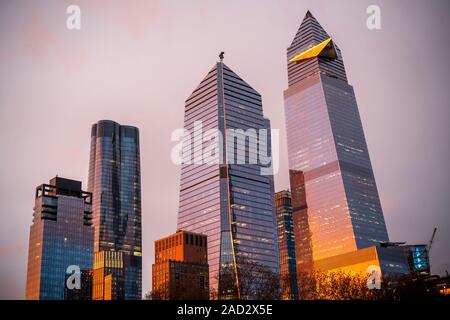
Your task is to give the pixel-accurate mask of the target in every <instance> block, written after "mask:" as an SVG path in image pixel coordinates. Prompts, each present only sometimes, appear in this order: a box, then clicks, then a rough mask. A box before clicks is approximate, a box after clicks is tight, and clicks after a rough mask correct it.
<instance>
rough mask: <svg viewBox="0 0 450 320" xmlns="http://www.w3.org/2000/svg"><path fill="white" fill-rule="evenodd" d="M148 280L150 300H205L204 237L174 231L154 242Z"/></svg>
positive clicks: (205, 258)
mask: <svg viewBox="0 0 450 320" xmlns="http://www.w3.org/2000/svg"><path fill="white" fill-rule="evenodd" d="M152 280H153V281H152V298H153V299H156V300H179V299H204V300H206V299H208V298H209V266H208V250H207V237H206V236H205V235H201V234H197V233H192V232H186V231H178V232H177V233H175V234H173V235H170V236H168V237H165V238H162V239H160V240H157V241H155V263H154V264H153V265H152Z"/></svg>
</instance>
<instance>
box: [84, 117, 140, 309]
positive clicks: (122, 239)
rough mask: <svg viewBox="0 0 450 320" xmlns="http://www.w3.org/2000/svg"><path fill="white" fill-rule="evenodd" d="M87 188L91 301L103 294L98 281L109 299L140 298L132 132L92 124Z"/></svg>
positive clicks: (136, 155) (105, 122)
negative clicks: (92, 258) (108, 285)
mask: <svg viewBox="0 0 450 320" xmlns="http://www.w3.org/2000/svg"><path fill="white" fill-rule="evenodd" d="M88 190H89V191H90V192H92V194H93V204H92V209H93V217H94V219H93V222H94V223H93V225H94V228H95V238H94V249H95V252H96V254H95V262H94V266H96V268H94V283H93V286H94V293H95V294H94V296H95V297H94V299H101V297H102V294H101V293H99V291H101V292H103V290H104V288H105V283H104V282H105V281H106V280H108V281H109V280H111V281H112V284H113V289H112V292H113V293H114V294H112V297H111V298H112V299H114V300H115V299H127V300H128V299H131V300H136V299H138V300H140V299H142V234H141V233H142V226H141V170H140V154H139V130H138V128H136V127H132V126H122V125H120V124H118V123H116V122H113V121H109V120H102V121H99V122H98V123H96V124H94V125H93V126H92V131H91V152H90V161H89V181H88ZM105 251H106V252H108V251H111V252H114V254H113V253H106V254H105V253H104V252H105ZM119 260H120V261H119ZM119 269H123V270H119ZM111 270H115V271H114V272H113V271H111ZM99 273H102V274H101V275H100V274H99ZM99 288H100V289H99ZM105 294H106V293H105Z"/></svg>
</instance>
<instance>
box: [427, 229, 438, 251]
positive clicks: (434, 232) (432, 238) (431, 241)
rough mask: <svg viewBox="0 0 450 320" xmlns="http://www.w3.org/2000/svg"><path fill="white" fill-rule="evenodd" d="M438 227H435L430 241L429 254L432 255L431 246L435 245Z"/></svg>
mask: <svg viewBox="0 0 450 320" xmlns="http://www.w3.org/2000/svg"><path fill="white" fill-rule="evenodd" d="M436 231H437V227H435V228H434V230H433V234H432V235H431V239H430V242H429V243H428V255H430V251H431V246H432V245H433V241H434V236H435V235H436Z"/></svg>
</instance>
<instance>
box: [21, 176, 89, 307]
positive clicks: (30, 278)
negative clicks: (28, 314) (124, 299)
mask: <svg viewBox="0 0 450 320" xmlns="http://www.w3.org/2000/svg"><path fill="white" fill-rule="evenodd" d="M91 200H92V197H91V194H90V193H89V192H84V191H82V190H81V182H80V181H75V180H70V179H64V178H61V177H55V178H53V179H51V180H50V182H49V183H48V184H42V185H40V186H38V187H37V188H36V194H35V205H34V214H33V224H32V226H31V228H30V242H29V247H28V250H29V251H28V272H27V283H26V293H25V297H26V299H27V300H64V299H65V298H66V299H70V297H68V295H67V294H65V292H70V290H69V289H68V288H67V286H66V279H67V276H68V275H72V271H69V273H70V274H66V272H68V267H69V266H76V267H78V268H79V270H80V271H81V274H85V273H88V272H90V270H91V269H92V259H93V253H94V229H93V227H92V207H91ZM85 285H86V283H85V282H83V281H82V283H81V287H80V288H79V289H78V290H77V292H78V293H80V291H81V292H85V293H87V294H88V295H89V296H78V299H89V298H90V292H87V291H86V290H89V288H85V287H84V286H85ZM70 289H72V288H70ZM72 290H73V289H72Z"/></svg>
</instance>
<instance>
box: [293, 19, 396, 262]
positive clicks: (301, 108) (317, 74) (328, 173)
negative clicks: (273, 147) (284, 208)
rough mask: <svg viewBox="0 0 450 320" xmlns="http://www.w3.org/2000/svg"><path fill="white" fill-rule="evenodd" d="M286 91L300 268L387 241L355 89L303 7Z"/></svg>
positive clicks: (330, 42)
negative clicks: (303, 16) (303, 12)
mask: <svg viewBox="0 0 450 320" xmlns="http://www.w3.org/2000/svg"><path fill="white" fill-rule="evenodd" d="M287 60H288V65H287V66H288V80H289V81H288V83H289V87H288V89H287V90H285V92H284V100H285V117H286V128H287V142H288V154H289V168H290V174H291V191H292V197H293V199H292V200H293V206H294V209H293V210H294V214H293V215H294V223H295V236H296V242H297V245H296V250H297V251H296V256H297V259H298V262H297V263H298V269H299V270H298V271H302V270H303V271H307V270H308V269H310V268H311V267H312V265H313V262H314V261H317V260H320V259H325V258H329V257H333V256H336V255H340V254H345V253H348V252H352V251H356V250H358V249H362V248H366V247H370V246H376V245H378V244H379V243H380V242H387V241H389V238H388V234H387V230H386V225H385V221H384V217H383V211H382V209H381V204H380V199H379V195H378V191H377V186H376V183H375V177H374V174H373V171H372V165H371V162H370V158H369V152H368V149H367V144H366V140H365V137H364V132H363V128H362V124H361V119H360V115H359V112H358V106H357V103H356V99H355V94H354V92H353V87H352V86H351V85H349V84H348V82H347V76H346V73H345V68H344V62H343V60H342V55H341V52H340V50H339V48H338V47H337V46H336V44H335V43H334V40H333V39H331V38H330V36H329V35H328V34H327V32H326V31H325V30H324V29H323V28H322V27H321V25H320V24H319V23H318V22H317V20H316V19H315V18H314V16H313V15H312V14H311V13H310V12H309V11H308V12H307V14H306V16H305V18H304V19H303V22H302V23H301V25H300V28H299V29H298V31H297V33H296V35H295V37H294V40H293V41H292V44H291V45H290V46H289V48H288V49H287Z"/></svg>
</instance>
